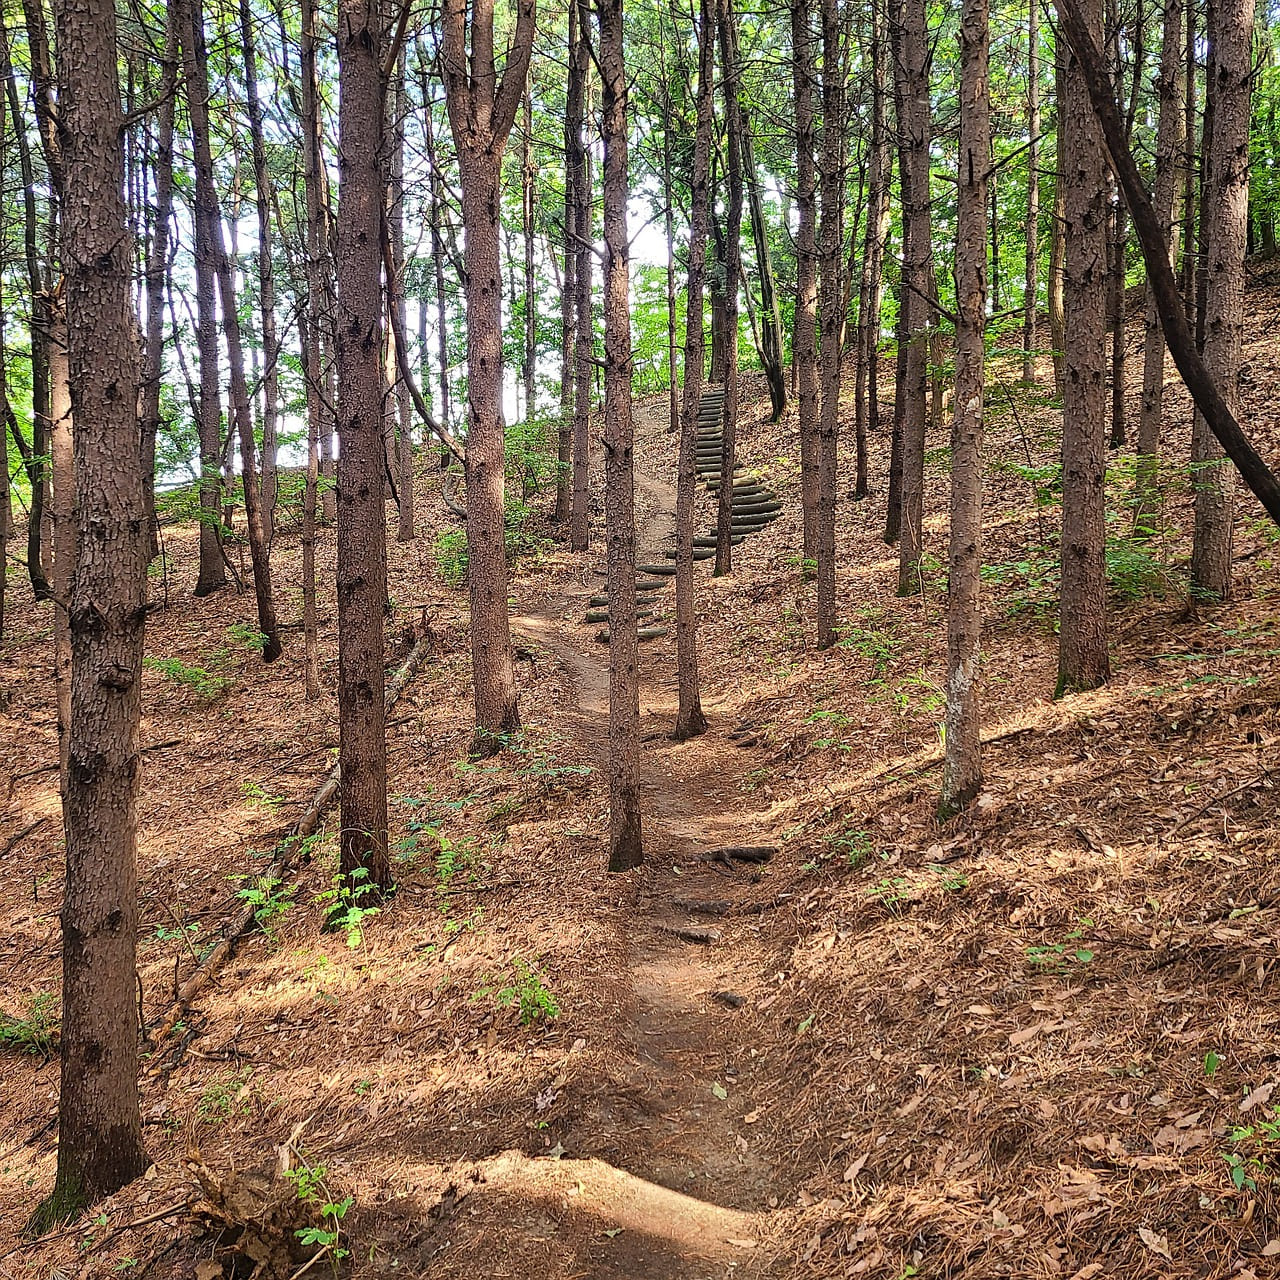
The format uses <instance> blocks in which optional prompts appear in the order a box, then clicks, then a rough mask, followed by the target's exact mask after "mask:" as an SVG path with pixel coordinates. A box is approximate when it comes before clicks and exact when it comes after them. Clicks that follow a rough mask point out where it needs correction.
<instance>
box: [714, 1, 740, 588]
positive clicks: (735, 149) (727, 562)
mask: <svg viewBox="0 0 1280 1280" xmlns="http://www.w3.org/2000/svg"><path fill="white" fill-rule="evenodd" d="M737 21H738V19H737V14H736V13H735V12H734V8H733V0H717V9H716V25H717V28H718V29H719V33H720V61H721V65H722V66H723V68H724V101H725V133H726V134H727V138H728V146H727V150H728V174H727V176H728V180H729V208H728V215H727V217H726V220H725V254H724V270H725V287H724V325H725V342H724V417H723V419H722V426H721V439H720V494H719V505H718V511H717V513H716V565H715V573H716V576H717V577H719V576H721V575H724V574H729V573H732V572H733V473H734V471H735V470H736V468H737V464H738V279H739V277H740V276H741V274H742V196H743V181H742V158H743V157H742V136H743V133H744V131H745V130H744V124H743V118H742V100H741V97H740V93H741V75H740V72H739V67H738V62H737V57H736V52H737V41H736V40H735V39H734V37H733V29H734V27H735V26H736V24H737Z"/></svg>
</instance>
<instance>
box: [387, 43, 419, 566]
mask: <svg viewBox="0 0 1280 1280" xmlns="http://www.w3.org/2000/svg"><path fill="white" fill-rule="evenodd" d="M387 108H388V109H387V113H386V129H387V188H386V189H387V195H386V211H387V216H386V232H387V239H388V241H389V242H390V243H389V248H390V251H391V271H390V273H389V275H388V278H387V309H388V319H392V316H391V314H390V313H392V312H394V322H393V323H392V324H391V334H390V335H389V338H388V341H389V343H390V346H391V350H392V353H393V356H394V362H393V371H392V376H391V384H392V389H391V405H392V409H393V412H394V416H395V452H394V454H393V457H394V467H393V470H394V471H395V473H396V497H397V499H398V501H397V514H398V517H399V518H398V520H397V522H396V541H397V542H412V541H413V540H414V538H415V537H417V533H416V531H415V528H414V518H415V510H414V493H413V413H412V405H411V404H410V393H409V383H408V379H407V378H405V376H404V375H403V373H402V372H401V371H400V368H399V364H400V361H401V358H403V360H404V362H405V364H406V365H407V364H408V360H409V352H408V350H407V347H406V349H405V350H403V351H401V350H399V349H398V348H399V347H400V345H401V344H403V343H405V342H406V339H405V332H406V330H407V328H408V321H409V308H408V302H407V300H406V297H405V292H406V290H405V253H404V145H405V144H404V129H405V119H406V117H407V115H408V99H407V95H406V93H405V67H404V52H403V49H401V50H400V52H399V55H398V56H397V58H396V65H395V69H394V70H393V71H392V74H391V78H390V82H389V83H388V85H387Z"/></svg>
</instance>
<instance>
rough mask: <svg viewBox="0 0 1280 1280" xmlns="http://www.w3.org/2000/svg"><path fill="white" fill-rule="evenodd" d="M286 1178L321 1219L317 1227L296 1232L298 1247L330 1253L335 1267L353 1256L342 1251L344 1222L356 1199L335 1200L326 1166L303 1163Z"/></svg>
mask: <svg viewBox="0 0 1280 1280" xmlns="http://www.w3.org/2000/svg"><path fill="white" fill-rule="evenodd" d="M284 1176H285V1177H286V1178H288V1179H289V1181H290V1182H292V1183H293V1189H294V1194H295V1195H297V1197H298V1199H299V1200H300V1201H302V1203H303V1204H305V1205H308V1206H310V1207H311V1208H313V1209H314V1210H315V1211H316V1212H317V1213H318V1214H319V1215H320V1219H321V1225H320V1226H318V1227H299V1228H298V1229H297V1230H296V1231H295V1232H294V1235H295V1236H297V1238H298V1243H299V1244H301V1245H303V1246H306V1247H309V1248H317V1247H318V1248H319V1249H320V1251H321V1253H328V1254H329V1255H330V1256H331V1257H332V1258H333V1260H334V1263H335V1264H336V1263H338V1262H340V1261H341V1260H342V1259H343V1258H346V1257H348V1256H350V1250H349V1249H346V1248H344V1247H342V1239H343V1233H342V1220H343V1219H344V1218H345V1217H346V1216H347V1213H348V1211H349V1210H350V1208H351V1206H352V1205H353V1204H355V1199H354V1198H353V1197H351V1196H343V1198H342V1199H341V1200H338V1199H335V1197H334V1193H333V1192H332V1191H331V1190H330V1189H329V1185H328V1181H327V1179H328V1176H329V1170H328V1167H327V1166H326V1165H323V1164H316V1165H309V1164H306V1163H304V1164H302V1165H301V1166H300V1167H299V1168H297V1169H289V1170H286V1172H285V1175H284Z"/></svg>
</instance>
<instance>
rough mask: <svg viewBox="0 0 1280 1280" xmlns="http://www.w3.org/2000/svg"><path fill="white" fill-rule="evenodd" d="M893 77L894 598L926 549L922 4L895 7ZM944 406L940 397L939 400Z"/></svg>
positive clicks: (913, 0)
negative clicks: (898, 169) (899, 371)
mask: <svg viewBox="0 0 1280 1280" xmlns="http://www.w3.org/2000/svg"><path fill="white" fill-rule="evenodd" d="M899 13H900V33H899V37H898V39H899V49H898V57H897V59H896V60H895V68H896V74H897V75H898V76H899V77H900V79H901V88H900V91H899V101H900V103H901V118H900V119H899V122H898V125H899V131H900V134H901V138H902V142H901V155H902V169H903V172H904V174H906V175H907V181H906V183H905V185H904V189H903V222H904V224H905V230H904V238H905V244H904V248H903V263H902V272H903V281H904V284H905V286H906V288H907V291H908V292H909V293H910V294H911V303H910V305H909V307H908V309H907V315H908V325H909V329H908V332H907V362H906V371H905V386H904V398H903V406H902V498H901V508H902V511H901V521H902V523H901V531H900V536H899V540H898V594H899V595H903V596H906V595H913V594H914V593H916V592H917V591H919V589H920V581H919V560H920V555H921V552H922V551H923V548H924V542H923V532H924V531H923V528H922V524H923V521H924V449H925V426H926V422H927V418H926V410H927V405H926V384H927V381H928V366H929V330H930V327H931V323H932V318H931V311H930V307H929V305H928V302H927V299H928V298H929V297H930V296H932V295H931V276H932V265H933V248H932V243H931V240H930V228H931V220H930V214H929V128H930V126H929V58H930V47H929V40H928V32H927V30H926V24H925V4H924V0H905V2H904V3H902V4H901V6H900V8H899ZM938 403H939V404H941V400H940V399H939V401H938Z"/></svg>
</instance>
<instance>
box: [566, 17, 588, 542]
mask: <svg viewBox="0 0 1280 1280" xmlns="http://www.w3.org/2000/svg"><path fill="white" fill-rule="evenodd" d="M574 7H575V8H576V10H577V14H578V22H577V44H576V46H575V47H574V48H573V49H572V50H571V53H570V59H569V80H570V93H571V94H572V95H574V96H573V97H572V101H571V104H570V105H574V106H575V107H576V110H575V112H574V114H573V115H572V116H570V115H569V113H568V111H567V110H566V114H565V129H566V131H570V130H571V131H572V134H573V139H574V141H573V155H572V161H571V165H572V180H573V192H574V196H573V236H574V241H575V244H576V246H577V254H578V261H577V264H576V266H575V272H574V274H575V283H576V287H577V291H578V294H577V298H576V299H575V311H576V323H575V326H574V328H575V337H574V356H573V359H574V392H573V484H572V494H571V500H570V513H569V546H570V548H571V549H572V550H574V551H586V549H587V546H588V543H589V541H590V536H591V526H590V521H589V519H588V512H587V498H588V489H587V483H588V468H589V466H590V464H591V381H592V378H591V375H592V370H593V368H594V364H593V355H594V347H595V326H594V322H593V320H592V316H591V274H592V267H591V248H592V246H591V187H592V183H591V161H590V156H589V154H588V152H587V148H586V146H585V145H584V143H583V138H582V129H583V121H584V120H585V118H586V114H587V97H588V93H589V77H590V73H591V45H590V42H589V40H588V37H587V32H588V30H589V27H588V23H589V21H590V18H589V10H588V8H587V5H586V2H585V0H576V3H575V4H574ZM570 34H571V35H572V34H573V32H572V29H571V30H570ZM575 82H576V89H575V87H574V86H575ZM567 137H568V133H567V132H566V138H567Z"/></svg>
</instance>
